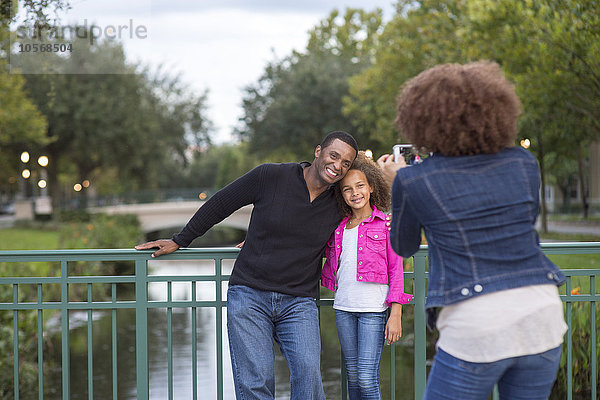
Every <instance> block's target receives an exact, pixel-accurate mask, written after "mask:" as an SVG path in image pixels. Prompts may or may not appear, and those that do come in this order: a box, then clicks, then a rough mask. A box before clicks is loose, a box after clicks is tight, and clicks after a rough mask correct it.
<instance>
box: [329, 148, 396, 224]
mask: <svg viewBox="0 0 600 400" xmlns="http://www.w3.org/2000/svg"><path fill="white" fill-rule="evenodd" d="M353 169H355V170H358V171H361V172H362V173H363V174H365V176H366V177H367V182H369V186H371V189H373V193H371V198H370V203H371V206H375V207H377V208H378V209H379V210H381V211H384V212H385V211H389V210H390V203H391V189H390V185H388V183H387V182H386V180H385V179H384V178H383V173H382V171H381V168H379V165H377V164H376V163H375V162H374V161H373V160H371V159H370V158H369V157H367V156H366V155H365V152H364V151H359V152H358V155H357V156H356V159H355V160H354V162H353V163H352V166H351V167H350V169H349V170H348V172H350V171H352V170H353ZM342 180H343V179H342ZM342 180H340V181H339V182H337V183H336V185H335V194H336V198H337V202H338V207H339V209H340V212H341V213H342V215H343V216H344V217H346V216H348V215H351V214H352V208H350V206H349V205H348V204H346V202H345V201H344V197H343V196H342V190H341V181H342Z"/></svg>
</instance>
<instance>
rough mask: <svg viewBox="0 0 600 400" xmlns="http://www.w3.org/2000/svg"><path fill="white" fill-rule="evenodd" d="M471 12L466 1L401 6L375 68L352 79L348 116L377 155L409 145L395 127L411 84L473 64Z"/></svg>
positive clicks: (381, 45)
mask: <svg viewBox="0 0 600 400" xmlns="http://www.w3.org/2000/svg"><path fill="white" fill-rule="evenodd" d="M465 8H466V4H465V2H464V1H461V0H448V1H431V0H424V1H399V2H398V4H397V12H396V15H395V16H394V17H393V18H392V19H391V20H390V21H389V22H388V23H387V24H386V25H385V29H384V30H383V33H382V34H381V36H380V38H379V41H378V44H377V47H376V48H375V57H374V58H375V62H374V63H373V65H372V66H370V67H369V68H367V69H365V70H364V71H362V72H360V73H359V74H357V75H355V76H353V77H351V78H350V89H349V93H348V95H347V96H346V97H345V98H344V113H345V115H347V116H348V117H349V118H351V120H352V121H353V123H354V124H355V125H356V126H358V127H359V129H360V130H361V131H362V132H363V134H364V135H366V136H367V138H368V139H367V140H368V142H370V143H372V148H373V149H374V150H376V151H378V152H385V153H389V152H390V151H391V147H392V145H393V144H395V143H397V142H399V141H400V142H402V141H403V139H402V138H401V137H400V135H401V133H399V132H396V130H395V128H394V126H393V121H394V118H395V104H396V100H395V99H396V96H397V95H398V92H399V89H400V87H401V85H402V84H403V83H404V82H405V81H406V80H408V79H410V78H412V77H413V76H415V75H417V74H418V73H420V72H421V71H423V70H425V69H427V68H429V67H432V66H434V65H436V64H440V63H446V62H464V61H466V60H468V59H469V54H468V51H467V49H468V45H466V43H465V42H466V39H465V38H463V37H462V36H461V35H460V32H461V30H462V29H464V28H463V24H464V15H465Z"/></svg>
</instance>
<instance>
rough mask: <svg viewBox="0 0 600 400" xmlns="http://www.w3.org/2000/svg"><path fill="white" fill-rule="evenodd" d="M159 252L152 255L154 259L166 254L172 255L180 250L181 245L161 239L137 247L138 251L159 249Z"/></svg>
mask: <svg viewBox="0 0 600 400" xmlns="http://www.w3.org/2000/svg"><path fill="white" fill-rule="evenodd" d="M157 247H158V250H157V251H155V252H154V253H152V257H158V256H162V255H164V254H170V253H172V252H174V251H175V250H177V249H178V248H179V245H178V244H177V243H175V242H174V241H173V240H171V239H160V240H153V241H151V242H146V243H142V244H138V245H137V246H135V249H136V250H148V249H154V248H157Z"/></svg>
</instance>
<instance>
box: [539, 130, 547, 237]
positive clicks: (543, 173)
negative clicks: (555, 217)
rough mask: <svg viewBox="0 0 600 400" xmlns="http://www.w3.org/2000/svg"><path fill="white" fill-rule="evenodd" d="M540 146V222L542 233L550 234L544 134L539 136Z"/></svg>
mask: <svg viewBox="0 0 600 400" xmlns="http://www.w3.org/2000/svg"><path fill="white" fill-rule="evenodd" d="M537 140H538V146H537V156H538V163H539V164H540V178H541V203H540V208H541V215H540V222H541V224H542V228H541V230H542V233H548V215H547V213H546V171H545V167H544V148H543V146H542V134H541V133H539V132H538V134H537Z"/></svg>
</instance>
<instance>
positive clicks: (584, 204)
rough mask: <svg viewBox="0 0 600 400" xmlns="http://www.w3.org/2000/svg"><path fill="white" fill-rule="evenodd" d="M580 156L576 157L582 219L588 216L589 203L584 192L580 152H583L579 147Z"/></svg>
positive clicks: (583, 174)
mask: <svg viewBox="0 0 600 400" xmlns="http://www.w3.org/2000/svg"><path fill="white" fill-rule="evenodd" d="M579 154H580V156H579V157H578V158H577V173H578V175H579V191H580V193H581V205H582V207H583V219H587V217H588V208H589V204H588V201H587V200H588V198H587V193H586V189H587V188H586V185H585V172H584V168H583V157H582V156H581V155H582V154H584V151H583V150H582V149H580V151H579Z"/></svg>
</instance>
